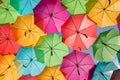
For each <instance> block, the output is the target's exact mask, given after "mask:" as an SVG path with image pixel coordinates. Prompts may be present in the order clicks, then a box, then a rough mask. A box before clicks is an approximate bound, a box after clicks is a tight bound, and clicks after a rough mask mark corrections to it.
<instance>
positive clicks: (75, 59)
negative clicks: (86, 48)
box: [61, 51, 95, 80]
mask: <svg viewBox="0 0 120 80" xmlns="http://www.w3.org/2000/svg"><path fill="white" fill-rule="evenodd" d="M94 66H95V64H94V62H93V60H92V58H91V56H90V55H89V54H86V53H83V52H78V51H73V52H72V53H70V54H69V55H67V56H65V57H64V58H63V62H62V65H61V71H62V72H63V74H64V75H65V77H66V79H67V80H88V76H89V71H90V70H91V69H92V68H93V67H94Z"/></svg>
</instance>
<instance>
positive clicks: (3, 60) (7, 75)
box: [0, 55, 22, 80]
mask: <svg viewBox="0 0 120 80" xmlns="http://www.w3.org/2000/svg"><path fill="white" fill-rule="evenodd" d="M14 58H15V56H14V55H5V56H2V55H0V80H17V79H19V78H20V77H21V76H22V75H21V74H19V73H18V72H17V69H16V66H15V63H14Z"/></svg>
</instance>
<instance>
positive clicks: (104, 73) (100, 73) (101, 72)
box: [92, 62, 118, 80]
mask: <svg viewBox="0 0 120 80" xmlns="http://www.w3.org/2000/svg"><path fill="white" fill-rule="evenodd" d="M117 69H118V67H117V66H116V65H115V64H114V63H113V62H107V63H105V62H99V63H98V64H97V66H96V69H95V72H94V75H93V78H92V80H110V78H111V76H112V73H113V71H114V70H117Z"/></svg>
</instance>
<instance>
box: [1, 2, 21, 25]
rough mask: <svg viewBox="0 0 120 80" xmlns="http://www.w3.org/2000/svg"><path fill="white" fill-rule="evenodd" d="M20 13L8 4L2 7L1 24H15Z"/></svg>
mask: <svg viewBox="0 0 120 80" xmlns="http://www.w3.org/2000/svg"><path fill="white" fill-rule="evenodd" d="M18 15H19V14H18V12H17V11H16V10H15V9H14V8H13V7H12V6H11V5H10V4H8V3H3V4H1V5H0V24H5V23H14V22H15V21H16V18H17V16H18Z"/></svg>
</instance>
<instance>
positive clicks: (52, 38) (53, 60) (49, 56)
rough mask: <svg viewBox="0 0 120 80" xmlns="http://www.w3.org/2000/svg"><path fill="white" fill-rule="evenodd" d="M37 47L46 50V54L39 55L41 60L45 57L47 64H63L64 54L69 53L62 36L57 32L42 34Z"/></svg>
mask: <svg viewBox="0 0 120 80" xmlns="http://www.w3.org/2000/svg"><path fill="white" fill-rule="evenodd" d="M35 48H37V49H39V50H43V51H44V55H41V56H38V58H39V59H38V60H39V61H40V62H41V60H40V59H41V58H43V57H44V60H45V64H46V65H47V66H55V65H59V64H61V62H62V58H63V56H65V55H67V54H68V53H69V51H68V47H67V46H66V45H65V44H64V43H63V42H61V37H60V36H58V35H57V34H48V35H47V36H42V37H41V38H40V39H39V41H38V43H37V44H36V46H35ZM36 55H38V53H36Z"/></svg>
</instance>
